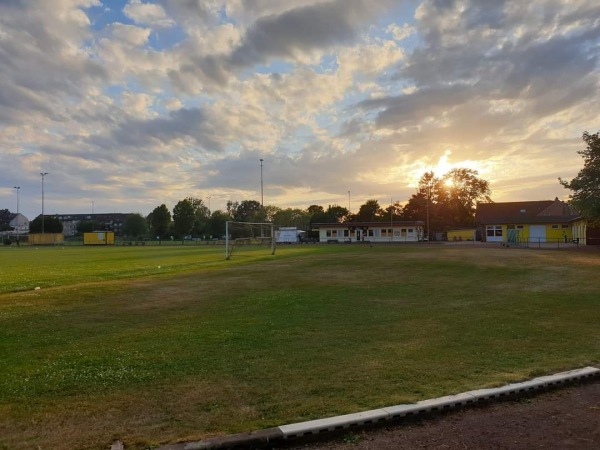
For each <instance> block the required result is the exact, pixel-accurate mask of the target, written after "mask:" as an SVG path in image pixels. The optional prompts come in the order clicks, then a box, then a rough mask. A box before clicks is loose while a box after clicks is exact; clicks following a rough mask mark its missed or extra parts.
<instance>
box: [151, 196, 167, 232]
mask: <svg viewBox="0 0 600 450" xmlns="http://www.w3.org/2000/svg"><path fill="white" fill-rule="evenodd" d="M151 214H152V216H151V223H152V232H153V234H155V235H156V236H159V237H165V236H166V235H167V233H168V231H169V225H170V223H171V213H170V212H169V208H167V207H166V205H165V204H164V203H163V204H162V205H160V206H157V207H156V208H154V210H153V211H152V212H151Z"/></svg>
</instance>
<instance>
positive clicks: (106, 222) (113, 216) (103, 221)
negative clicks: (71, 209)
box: [56, 213, 129, 237]
mask: <svg viewBox="0 0 600 450" xmlns="http://www.w3.org/2000/svg"><path fill="white" fill-rule="evenodd" d="M127 216H129V214H124V213H108V214H57V215H56V217H57V218H58V220H60V222H61V223H62V224H63V235H64V236H65V237H69V236H75V235H76V234H77V226H78V225H79V224H80V223H81V222H86V221H89V222H97V224H98V225H99V226H100V229H101V230H102V231H114V232H115V234H121V228H122V227H123V223H124V222H125V219H126V218H127Z"/></svg>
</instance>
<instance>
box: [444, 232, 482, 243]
mask: <svg viewBox="0 0 600 450" xmlns="http://www.w3.org/2000/svg"><path fill="white" fill-rule="evenodd" d="M447 236H448V240H449V241H473V240H475V230H474V229H473V230H450V231H448V233H447Z"/></svg>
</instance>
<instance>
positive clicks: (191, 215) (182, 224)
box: [173, 198, 196, 237]
mask: <svg viewBox="0 0 600 450" xmlns="http://www.w3.org/2000/svg"><path fill="white" fill-rule="evenodd" d="M173 222H174V226H175V234H176V235H177V236H179V237H183V236H185V235H187V234H189V233H190V232H191V231H192V228H193V227H194V222H196V214H195V211H194V206H193V205H192V202H191V201H190V199H189V198H186V199H184V200H180V201H179V202H178V203H177V204H176V205H175V207H174V208H173Z"/></svg>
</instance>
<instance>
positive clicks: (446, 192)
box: [439, 169, 492, 228]
mask: <svg viewBox="0 0 600 450" xmlns="http://www.w3.org/2000/svg"><path fill="white" fill-rule="evenodd" d="M477 175H479V173H478V172H477V171H476V170H472V169H452V170H451V171H450V172H448V173H447V174H446V175H444V177H443V178H442V189H441V193H442V194H443V196H444V198H443V201H439V203H442V204H444V203H445V205H444V206H445V209H444V210H443V211H442V212H443V213H444V214H445V215H446V217H445V218H446V223H447V224H448V225H450V226H451V227H452V228H455V227H459V226H474V225H475V208H476V206H477V202H480V201H483V202H491V201H492V199H491V197H490V195H491V194H492V191H491V189H490V186H489V183H488V182H487V181H486V180H483V179H481V178H478V177H477ZM440 200H442V199H440Z"/></svg>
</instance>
